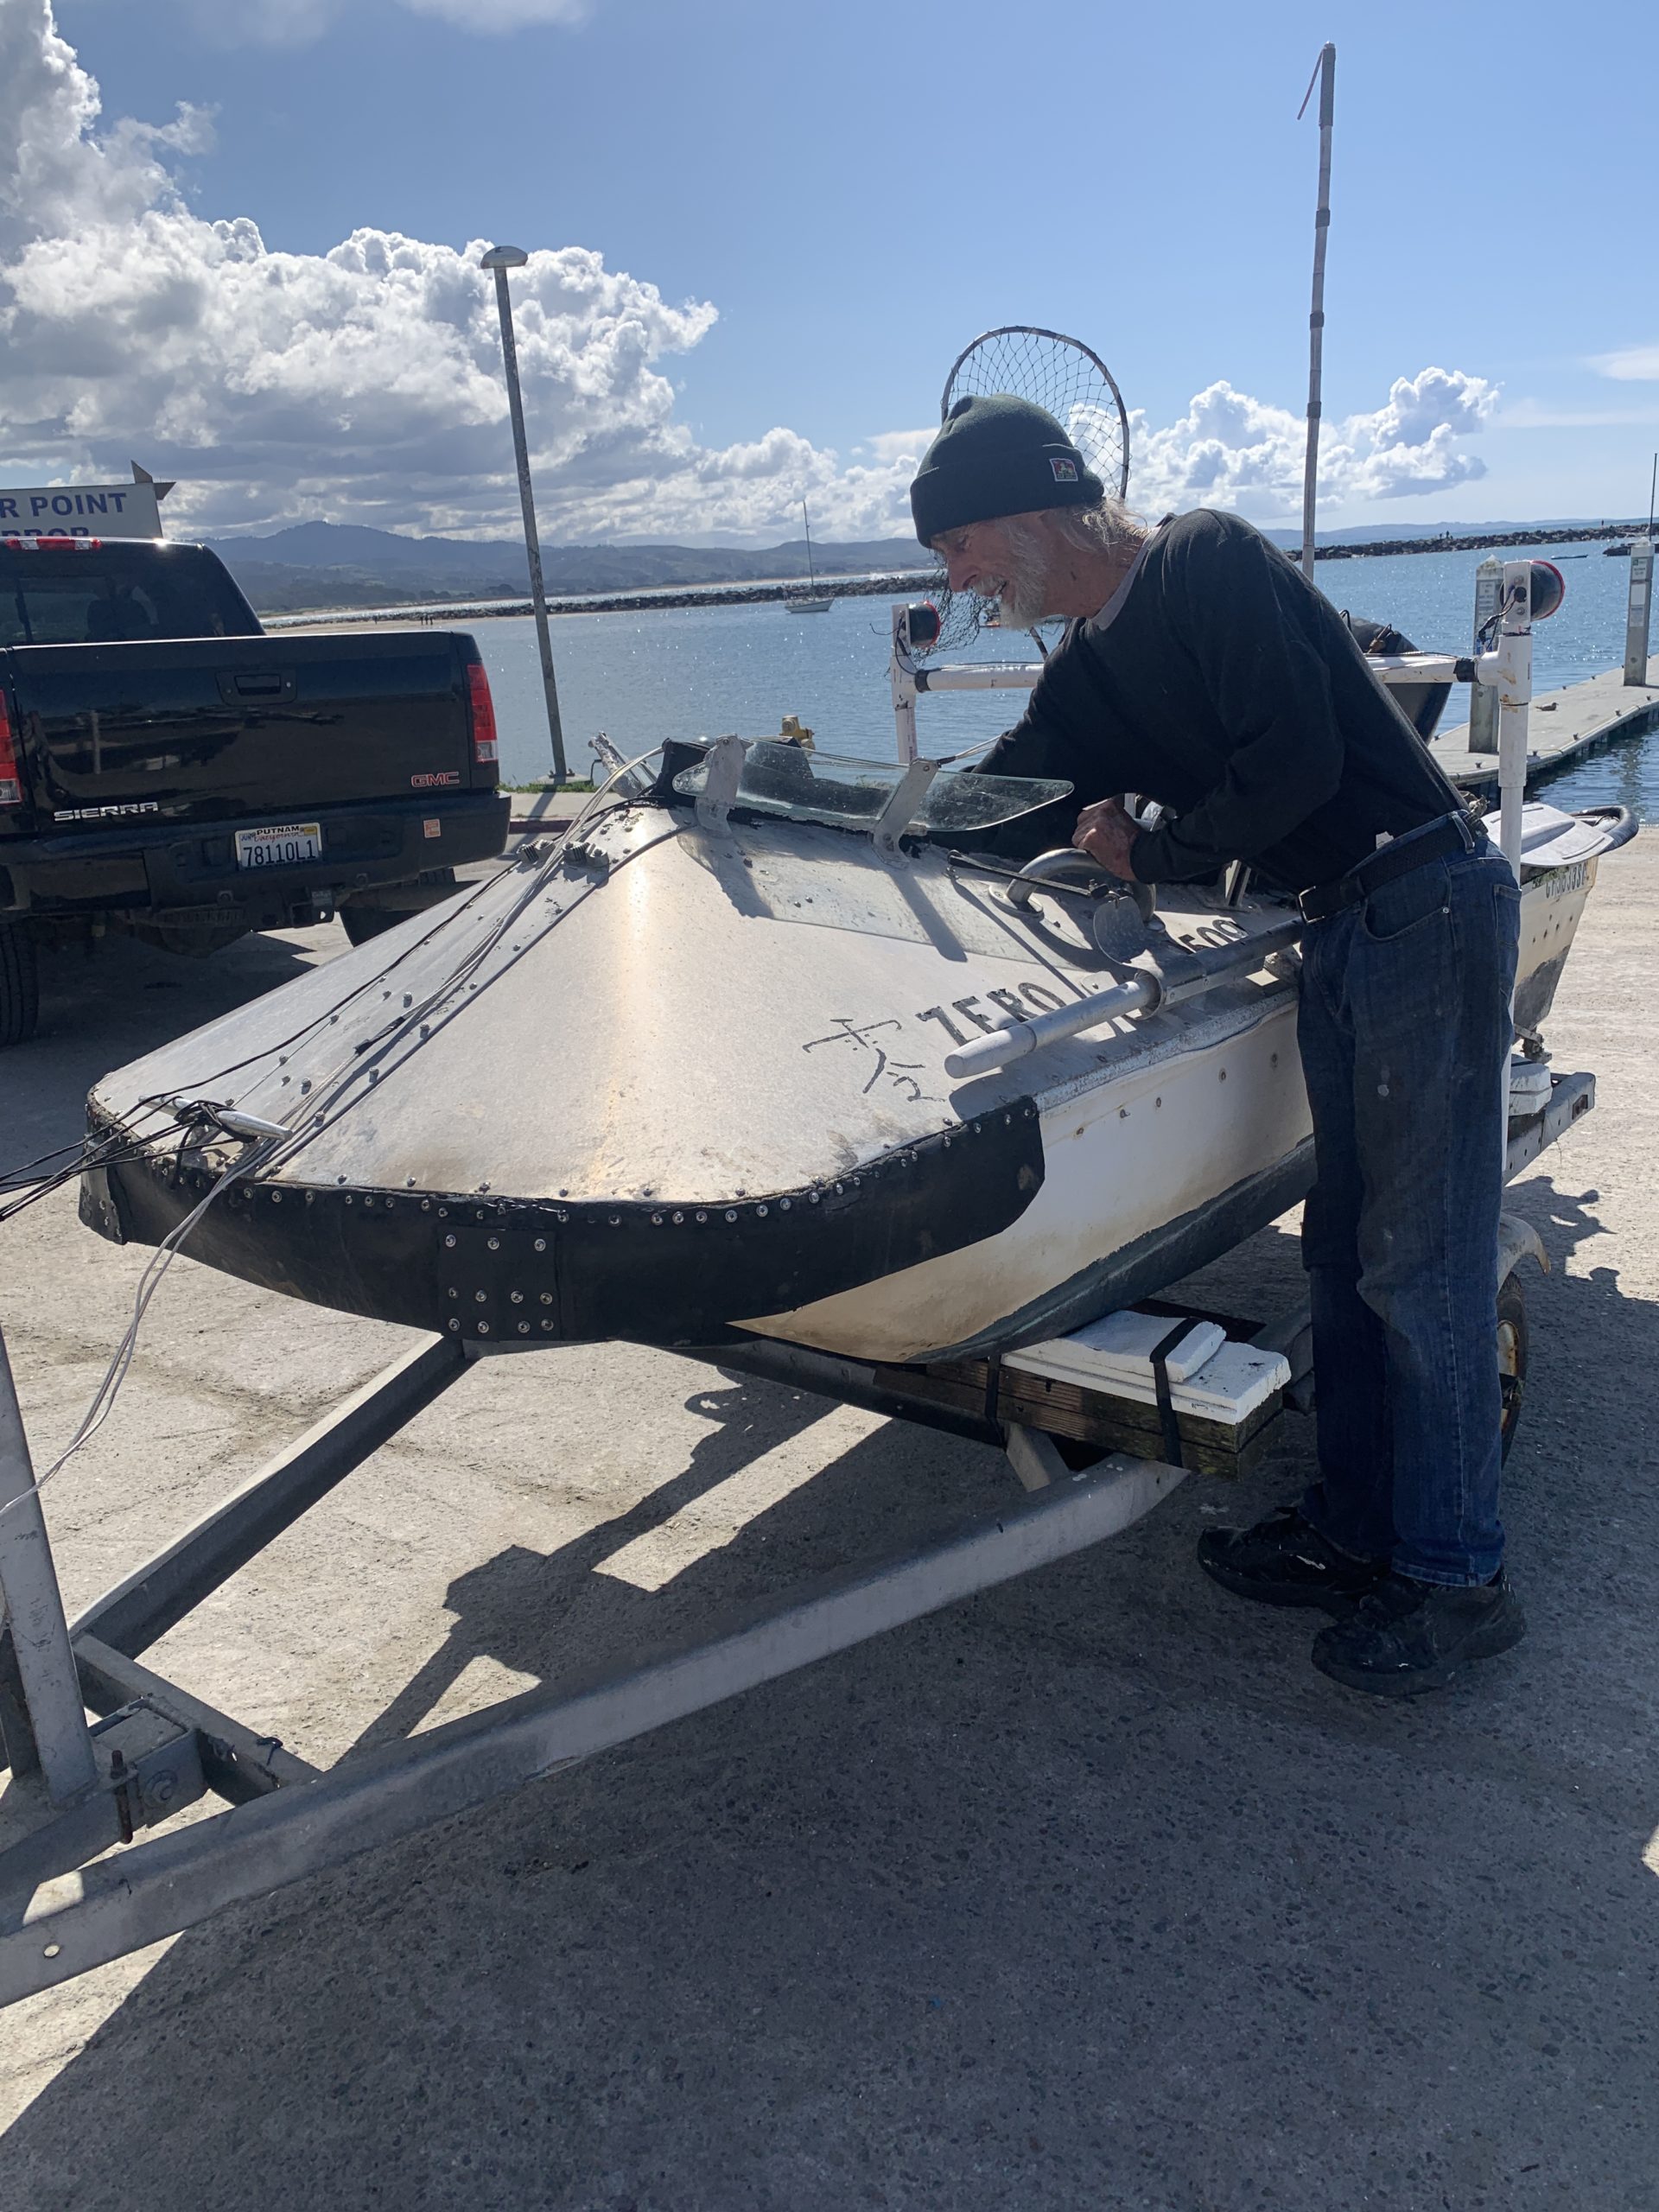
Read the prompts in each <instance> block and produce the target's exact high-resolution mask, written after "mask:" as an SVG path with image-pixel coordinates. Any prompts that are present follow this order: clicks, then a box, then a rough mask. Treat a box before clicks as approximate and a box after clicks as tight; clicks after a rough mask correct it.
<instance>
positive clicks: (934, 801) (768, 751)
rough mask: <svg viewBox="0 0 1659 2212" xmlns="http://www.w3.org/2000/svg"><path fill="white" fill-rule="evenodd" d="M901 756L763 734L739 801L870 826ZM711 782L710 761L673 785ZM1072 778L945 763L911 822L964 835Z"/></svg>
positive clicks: (892, 787) (691, 790) (1008, 816)
mask: <svg viewBox="0 0 1659 2212" xmlns="http://www.w3.org/2000/svg"><path fill="white" fill-rule="evenodd" d="M905 774H906V764H905V763H904V762H903V761H899V760H853V759H851V758H849V756H847V755H844V754H842V755H837V754H836V753H807V752H804V750H803V749H802V747H800V746H798V745H791V744H787V743H785V742H781V741H779V740H777V739H766V738H760V739H757V740H756V741H754V743H753V744H752V745H751V746H750V747H749V748H748V751H747V753H746V754H745V755H744V760H743V774H742V777H741V780H740V782H739V784H738V787H737V796H736V798H735V799H734V801H733V804H734V805H736V806H743V807H752V808H753V810H755V812H756V813H759V814H783V815H787V816H788V817H789V818H790V819H791V821H792V822H823V823H829V824H830V825H832V826H833V827H835V828H838V829H839V828H846V827H848V826H849V825H851V826H855V827H859V828H863V829H870V828H873V827H874V824H875V823H877V822H878V821H879V820H880V817H881V815H882V813H883V812H884V810H886V808H887V804H888V802H889V801H890V800H891V798H893V793H894V792H895V791H897V790H898V788H899V785H900V784H901V783H902V782H903V780H904V778H905ZM708 781H709V770H708V766H707V763H706V762H703V761H699V762H698V764H697V765H696V767H695V768H683V769H682V770H681V772H680V773H679V774H678V775H677V776H676V777H675V779H674V788H675V790H676V791H677V792H679V793H680V795H681V796H682V797H683V798H700V797H701V796H702V791H703V790H704V788H705V787H706V785H707V784H708ZM1069 791H1071V785H1070V784H1068V783H1062V782H1060V781H1059V780H1058V779H1054V778H1046V779H1039V778H1037V777H1033V776H980V775H975V774H973V773H971V772H966V771H963V770H962V769H952V768H942V769H941V770H940V771H939V772H938V775H936V776H935V777H934V779H933V780H932V782H931V784H929V785H928V786H927V789H926V790H925V791H923V792H921V793H919V794H918V798H917V800H916V804H915V807H914V810H913V811H912V816H911V820H912V823H914V824H915V825H917V826H918V827H919V828H920V829H923V830H924V831H925V832H926V833H927V834H928V835H929V836H935V837H946V836H962V835H963V834H964V833H965V832H967V831H969V830H971V829H991V828H993V827H995V824H996V823H1000V822H1012V821H1014V820H1015V819H1016V818H1017V817H1019V816H1020V815H1022V814H1029V813H1031V812H1032V811H1033V809H1035V808H1037V807H1039V806H1047V805H1048V804H1050V803H1051V801H1052V800H1054V799H1057V798H1065V796H1066V795H1067V793H1068V792H1069Z"/></svg>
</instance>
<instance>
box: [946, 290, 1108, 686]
mask: <svg viewBox="0 0 1659 2212" xmlns="http://www.w3.org/2000/svg"><path fill="white" fill-rule="evenodd" d="M994 391H1007V392H1012V393H1013V394H1014V397H1016V398H1018V399H1030V400H1034V401H1035V402H1036V404H1037V405H1038V406H1039V407H1046V408H1047V410H1048V411H1049V413H1050V414H1051V415H1052V416H1054V417H1055V419H1056V420H1057V421H1058V423H1059V424H1060V426H1061V428H1062V429H1064V430H1065V434H1066V435H1067V436H1068V437H1069V438H1070V439H1071V442H1072V444H1073V445H1074V446H1076V447H1077V450H1078V452H1079V453H1080V454H1082V455H1083V457H1084V461H1085V462H1086V463H1087V464H1088V466H1089V467H1090V469H1092V470H1093V472H1094V474H1096V476H1098V477H1099V479H1100V480H1101V482H1102V483H1103V485H1104V486H1105V487H1106V489H1107V491H1108V492H1109V493H1116V495H1117V496H1118V498H1119V499H1122V496H1123V494H1124V493H1125V492H1126V491H1127V490H1128V481H1129V423H1128V416H1127V415H1126V414H1125V412H1124V410H1123V396H1122V393H1121V392H1120V391H1119V390H1118V388H1117V385H1116V382H1115V380H1114V378H1113V376H1112V372H1111V371H1110V370H1109V368H1108V367H1107V365H1106V364H1105V363H1104V361H1103V360H1102V359H1101V358H1100V356H1099V354H1098V353H1094V352H1092V351H1091V350H1090V347H1089V346H1085V345H1084V344H1083V342H1082V341H1081V340H1079V339H1076V338H1065V337H1063V336H1062V335H1061V334H1060V333H1059V332H1058V330H1039V329H1036V328H1034V327H1030V326H1027V325H1025V324H1021V323H1010V324H1007V325H1005V326H1004V327H1002V328H1001V329H999V330H988V331H986V332H985V334H984V335H983V336H982V337H979V338H976V339H975V340H974V342H973V344H972V345H971V346H967V347H965V348H964V349H963V352H962V353H959V354H958V355H957V359H956V360H955V361H954V362H953V363H952V365H951V369H950V375H949V376H948V377H946V378H945V380H944V397H943V398H942V399H941V401H940V403H939V420H940V421H941V422H943V421H944V418H945V416H947V415H948V414H949V413H950V410H951V409H952V407H954V406H955V405H956V404H957V400H959V399H964V398H966V397H968V396H969V394H970V393H971V394H974V395H979V394H982V393H988V392H994ZM928 596H929V598H930V599H931V600H932V601H933V603H934V605H935V606H936V607H938V610H939V634H938V639H937V640H936V641H935V643H934V644H933V645H932V646H931V648H930V649H929V651H930V652H931V653H939V652H961V651H962V650H963V647H964V646H966V645H968V644H969V642H970V641H971V640H972V639H975V638H976V637H977V636H978V635H979V633H980V632H981V631H982V630H986V629H993V628H995V626H996V606H995V601H990V600H982V599H979V598H976V596H975V595H974V594H973V593H971V592H953V591H952V590H951V589H950V585H949V584H948V583H947V582H945V578H944V570H943V569H940V570H939V571H938V574H937V575H935V576H934V578H933V579H932V581H931V582H930V584H929V586H928Z"/></svg>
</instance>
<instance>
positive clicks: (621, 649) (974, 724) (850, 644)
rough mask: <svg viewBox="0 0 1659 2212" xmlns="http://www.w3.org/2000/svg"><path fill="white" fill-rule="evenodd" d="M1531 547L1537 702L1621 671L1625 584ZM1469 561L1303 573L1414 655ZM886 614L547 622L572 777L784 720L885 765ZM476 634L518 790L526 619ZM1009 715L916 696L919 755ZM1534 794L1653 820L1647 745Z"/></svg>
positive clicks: (1464, 593)
mask: <svg viewBox="0 0 1659 2212" xmlns="http://www.w3.org/2000/svg"><path fill="white" fill-rule="evenodd" d="M1521 550H1525V549H1521ZM1544 550H1546V551H1547V552H1548V557H1549V558H1551V559H1552V560H1554V561H1555V562H1556V563H1558V564H1559V565H1560V570H1561V573H1562V575H1564V576H1565V578H1566V579H1567V600H1566V603H1565V605H1564V606H1563V607H1561V609H1560V612H1559V613H1557V614H1555V615H1554V616H1553V617H1552V618H1551V619H1550V620H1548V622H1542V623H1540V624H1539V625H1538V626H1537V628H1536V629H1535V632H1534V633H1533V657H1534V658H1533V666H1534V679H1533V680H1534V690H1535V692H1536V693H1542V692H1546V691H1550V690H1556V689H1558V688H1560V686H1562V685H1564V684H1568V683H1576V682H1579V681H1580V680H1581V679H1582V678H1584V677H1589V676H1593V675H1596V674H1598V673H1599V671H1602V670H1604V669H1607V668H1612V667H1616V666H1617V665H1618V663H1619V662H1620V660H1621V659H1622V658H1623V657H1624V611H1625V596H1626V592H1627V588H1628V584H1629V575H1630V564H1629V563H1628V562H1624V561H1619V560H1609V559H1608V558H1606V557H1605V556H1604V554H1603V552H1602V549H1601V547H1600V545H1599V544H1593V543H1592V544H1591V545H1588V546H1573V545H1567V546H1552V547H1548V548H1547V549H1544ZM1478 558H1479V556H1477V555H1474V554H1470V553H1414V554H1395V555H1391V556H1383V557H1371V558H1358V559H1353V560H1345V561H1322V562H1320V563H1319V567H1318V569H1317V570H1316V572H1315V575H1316V581H1317V582H1318V584H1319V588H1320V589H1321V590H1322V591H1323V592H1324V593H1325V594H1326V596H1327V597H1328V598H1329V599H1331V600H1332V601H1333V603H1334V604H1335V605H1336V606H1338V607H1343V608H1345V609H1347V610H1348V611H1349V612H1350V613H1353V614H1355V615H1365V616H1368V617H1370V619H1371V620H1377V621H1388V622H1391V623H1393V624H1394V625H1395V627H1396V628H1398V629H1400V630H1402V631H1403V632H1405V633H1406V635H1407V636H1408V638H1410V639H1411V640H1412V642H1413V643H1414V645H1419V646H1421V647H1422V648H1424V649H1425V650H1429V651H1435V652H1467V651H1468V650H1469V645H1470V635H1471V625H1472V620H1473V607H1474V593H1475V569H1476V567H1477V565H1478ZM887 609H888V602H887V600H885V599H880V598H850V597H849V598H844V599H840V600H837V601H836V603H835V605H834V606H833V607H831V608H830V609H829V613H825V614H796V613H791V612H789V611H788V609H787V608H785V607H780V606H779V605H777V604H775V603H761V604H757V605H751V606H740V607H673V608H667V607H665V608H662V609H656V608H652V609H651V610H649V611H647V612H631V613H615V614H565V615H556V616H555V617H554V618H553V621H552V632H553V653H554V662H555V667H556V674H557V678H558V687H559V701H560V708H561V712H562V715H563V722H564V730H565V742H566V749H567V753H568V756H569V762H570V767H571V772H572V773H573V774H575V775H584V774H586V773H587V772H588V769H589V767H590V766H591V762H592V753H591V746H592V741H593V738H594V734H595V733H596V732H599V731H603V732H604V733H605V734H607V736H608V737H609V739H610V741H611V742H612V743H613V745H615V746H616V747H618V748H619V749H620V752H621V753H623V754H624V755H625V756H627V757H632V755H633V754H635V753H643V752H645V751H647V750H649V749H650V748H651V747H653V746H656V745H660V744H661V743H662V742H663V741H664V740H665V739H668V738H700V737H718V736H721V735H723V734H725V733H727V732H728V731H735V732H737V733H738V734H740V735H741V736H745V737H759V736H765V735H766V734H772V733H775V732H776V731H777V729H778V727H779V721H780V719H781V718H782V716H783V715H798V717H799V718H800V720H801V721H803V722H804V723H805V725H806V726H807V728H810V730H811V731H812V732H813V733H814V735H815V738H816V741H817V745H818V747H819V748H820V749H821V750H822V751H823V752H826V753H854V754H858V755H861V756H864V757H867V758H872V759H883V760H886V759H891V758H892V755H893V744H894V739H893V712H892V708H891V704H890V702H889V697H888V690H887V650H888V639H889V636H890V626H889V617H888V612H887ZM474 636H475V637H476V638H477V639H478V643H479V648H480V652H482V654H483V656H484V660H485V664H486V666H487V668H488V670H489V674H490V683H491V686H492V689H493V692H494V696H495V702H496V714H497V719H498V721H499V726H500V735H501V773H502V779H503V780H504V781H505V782H507V783H514V784H524V783H530V782H532V781H534V780H536V779H538V778H540V777H542V776H544V775H545V774H547V772H548V771H549V767H550V759H549V753H548V739H547V724H546V720H545V715H544V711H543V704H542V686H541V673H540V669H539V666H538V664H537V655H536V633H535V627H534V625H533V624H532V623H531V620H529V619H528V617H507V618H505V619H503V620H496V621H484V622H478V623H475V624H474ZM1030 652H1031V649H1030V646H1029V640H1028V639H1026V638H1024V637H1023V636H1021V637H1020V638H1018V639H1015V638H1014V637H1012V636H1006V635H1004V634H1002V633H1001V632H997V631H995V630H993V631H990V632H986V633H985V634H984V635H983V637H982V639H980V640H979V642H978V645H977V647H976V652H975V654H974V655H973V657H975V658H985V659H998V658H1003V659H1024V658H1030ZM968 657H969V656H966V655H961V654H958V655H954V656H953V658H968ZM1021 703H1022V697H1021V695H1020V693H1019V692H1016V691H1000V692H976V693H968V694H957V695H956V696H951V697H949V698H937V699H930V698H924V699H923V700H922V701H921V702H920V705H919V707H918V728H919V731H920V736H921V746H922V750H923V751H924V752H925V753H931V754H944V753H955V752H958V751H961V750H963V748H965V747H971V746H973V745H976V744H978V743H982V742H984V741H987V740H988V739H990V738H993V737H995V735H996V734H998V733H999V732H1000V731H1001V730H1003V729H1005V728H1007V727H1008V725H1009V724H1010V723H1011V722H1013V721H1014V720H1015V719H1016V718H1017V716H1018V715H1019V713H1020V707H1021ZM1466 714H1467V694H1466V693H1465V692H1462V691H1458V692H1454V693H1453V695H1452V700H1451V702H1449V705H1448V708H1447V711H1446V720H1447V721H1448V722H1453V721H1462V720H1464V719H1465V717H1466ZM1548 796H1549V797H1550V798H1551V799H1553V800H1554V802H1555V803H1556V804H1558V805H1572V804H1577V805H1589V804H1598V803H1601V802H1605V801H1612V800H1618V801H1620V802H1622V803H1624V804H1626V805H1631V806H1634V807H1636V808H1637V811H1638V812H1639V813H1643V814H1648V813H1659V746H1656V744H1655V743H1654V741H1652V739H1650V738H1643V737H1635V738H1626V739H1624V740H1621V741H1618V742H1617V743H1615V744H1612V745H1610V746H1609V747H1606V748H1605V750H1604V751H1602V752H1599V753H1592V754H1591V755H1589V756H1588V757H1587V758H1586V759H1584V760H1580V761H1577V762H1574V763H1573V764H1571V765H1569V766H1567V768H1565V769H1564V770H1563V771H1562V772H1560V774H1559V775H1558V776H1556V777H1555V778H1554V779H1552V780H1551V781H1550V783H1549V785H1548Z"/></svg>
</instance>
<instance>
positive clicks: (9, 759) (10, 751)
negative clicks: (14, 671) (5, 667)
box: [0, 692, 23, 806]
mask: <svg viewBox="0 0 1659 2212" xmlns="http://www.w3.org/2000/svg"><path fill="white" fill-rule="evenodd" d="M22 803H23V775H22V769H21V768H20V767H19V766H17V747H16V744H15V743H14V742H13V740H12V734H11V716H10V714H9V713H8V712H7V709H6V700H5V694H4V693H3V692H0V806H21V805H22Z"/></svg>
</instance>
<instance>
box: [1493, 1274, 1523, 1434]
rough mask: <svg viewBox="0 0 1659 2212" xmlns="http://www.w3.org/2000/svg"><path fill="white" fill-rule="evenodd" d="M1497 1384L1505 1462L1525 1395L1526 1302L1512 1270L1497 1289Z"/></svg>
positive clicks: (1518, 1281)
mask: <svg viewBox="0 0 1659 2212" xmlns="http://www.w3.org/2000/svg"><path fill="white" fill-rule="evenodd" d="M1497 1383H1498V1389H1500V1390H1501V1391H1502V1393H1503V1415H1502V1423H1501V1427H1500V1429H1499V1432H1498V1433H1499V1435H1500V1437H1501V1438H1502V1446H1501V1448H1502V1451H1503V1457H1504V1459H1508V1458H1509V1456H1510V1445H1511V1444H1513V1443H1514V1441H1515V1432H1516V1425H1517V1424H1518V1422H1519V1421H1520V1419H1521V1408H1522V1403H1523V1402H1524V1401H1525V1398H1526V1395H1527V1298H1526V1293H1525V1292H1524V1291H1523V1290H1522V1287H1521V1277H1520V1274H1519V1272H1518V1271H1516V1270H1511V1271H1510V1274H1507V1275H1505V1276H1504V1278H1503V1281H1502V1282H1501V1283H1500V1284H1499V1285H1498V1290H1497Z"/></svg>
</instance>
